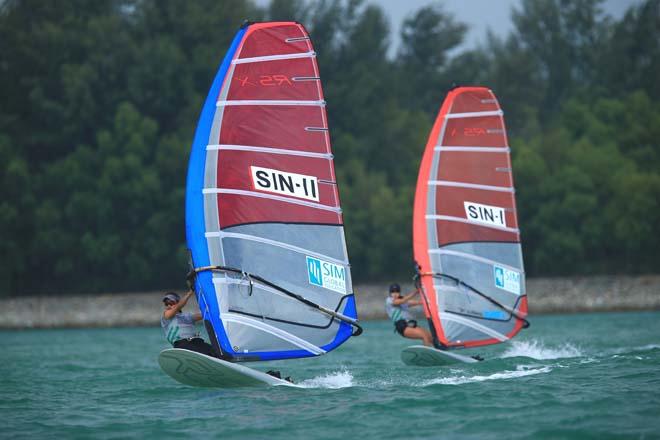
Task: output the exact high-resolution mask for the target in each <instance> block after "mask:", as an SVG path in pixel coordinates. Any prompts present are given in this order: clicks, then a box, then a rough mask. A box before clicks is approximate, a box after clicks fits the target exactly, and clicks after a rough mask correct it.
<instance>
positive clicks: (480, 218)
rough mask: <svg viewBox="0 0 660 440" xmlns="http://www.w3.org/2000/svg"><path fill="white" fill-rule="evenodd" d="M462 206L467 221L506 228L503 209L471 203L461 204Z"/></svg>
mask: <svg viewBox="0 0 660 440" xmlns="http://www.w3.org/2000/svg"><path fill="white" fill-rule="evenodd" d="M463 206H464V207H465V216H466V217H467V219H468V220H471V221H473V222H475V223H482V224H485V225H491V226H502V227H506V216H505V215H504V208H500V207H499V206H490V205H482V204H481V203H473V202H463Z"/></svg>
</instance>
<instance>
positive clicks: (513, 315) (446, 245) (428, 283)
mask: <svg viewBox="0 0 660 440" xmlns="http://www.w3.org/2000/svg"><path fill="white" fill-rule="evenodd" d="M509 151H510V150H509V145H508V141H507V136H506V130H505V127H504V119H503V115H502V110H501V109H500V106H499V103H498V101H497V98H496V97H495V95H494V94H493V92H492V91H491V90H489V89H487V88H484V87H458V88H455V89H453V90H451V91H450V92H449V94H448V95H447V97H446V99H445V101H444V103H443V105H442V108H441V109H440V114H439V115H438V117H437V119H436V121H435V124H434V126H433V129H432V131H431V134H430V136H429V140H428V143H427V145H426V150H425V152H424V156H423V158H422V163H421V165H420V170H419V176H418V181H417V189H416V193H415V206H414V214H413V242H414V255H415V261H416V262H417V264H418V270H419V275H420V280H421V288H422V292H423V298H424V300H425V304H424V307H425V313H426V316H427V318H428V319H429V323H430V325H431V327H432V330H433V333H434V337H435V339H436V341H437V343H439V345H441V346H444V347H447V348H458V347H475V346H481V345H488V344H494V343H498V342H503V341H506V340H508V339H510V338H511V337H513V336H514V335H515V334H516V333H518V331H520V329H521V328H522V327H523V326H527V325H528V323H527V321H526V320H525V319H524V318H525V316H526V315H527V295H526V291H525V272H524V268H523V260H522V251H521V246H520V231H519V230H518V220H517V216H516V201H515V192H514V187H513V176H512V173H511V159H510V156H509Z"/></svg>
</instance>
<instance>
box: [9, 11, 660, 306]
mask: <svg viewBox="0 0 660 440" xmlns="http://www.w3.org/2000/svg"><path fill="white" fill-rule="evenodd" d="M245 19H250V20H252V21H260V20H297V21H299V22H301V23H303V24H304V25H305V26H306V28H307V29H308V30H309V31H310V34H311V36H312V39H313V41H314V45H315V50H316V51H317V53H318V62H319V67H320V70H321V76H322V81H323V86H324V94H325V98H326V100H327V111H328V117H329V126H330V130H331V131H330V132H331V139H332V143H333V150H334V153H335V166H336V170H337V176H338V183H339V189H340V196H341V198H342V207H343V209H344V221H345V226H346V235H347V244H348V248H349V256H350V259H351V263H352V266H353V277H354V279H355V280H356V281H370V280H382V279H385V278H388V279H389V278H390V277H395V276H396V277H406V276H409V275H410V274H411V272H412V249H411V229H412V225H411V221H412V201H413V195H414V187H415V184H416V179H417V168H418V166H419V161H420V159H421V154H422V151H423V148H424V146H425V144H426V139H427V136H428V132H429V130H430V128H431V125H432V123H433V120H434V119H435V116H436V113H437V111H438V109H439V106H440V104H441V102H442V100H443V98H444V96H445V94H446V92H447V91H448V90H449V89H450V88H451V87H452V86H453V85H455V84H458V85H484V86H487V87H490V88H491V89H492V90H493V91H494V92H495V94H496V95H497V96H498V98H499V100H500V104H501V106H502V108H503V110H504V112H505V120H506V123H507V128H508V134H509V141H510V144H511V148H512V155H513V168H514V179H515V183H516V191H517V204H518V212H519V223H520V228H521V234H522V240H523V248H524V256H525V265H526V270H527V273H528V275H531V276H541V275H576V274H598V273H644V272H657V271H658V269H659V267H658V263H657V262H658V261H660V250H659V249H660V234H659V228H658V225H660V203H658V201H659V200H660V145H659V144H660V141H659V140H658V139H660V76H659V75H658V72H660V39H658V38H657V36H658V35H660V0H646V1H643V2H640V3H637V4H635V5H634V6H633V7H631V8H630V9H629V10H628V11H627V12H626V13H625V14H624V16H623V17H621V18H620V19H614V18H612V17H610V16H608V15H606V14H605V13H604V12H603V10H602V1H599V0H573V1H570V2H566V1H562V0H523V1H522V3H521V6H520V7H519V8H516V9H514V10H513V11H512V19H513V23H514V28H513V30H512V31H511V33H510V34H509V35H507V36H506V37H504V38H500V37H497V36H495V35H489V37H488V38H487V41H485V42H484V43H483V44H481V45H480V46H479V47H477V48H468V49H466V48H464V47H463V45H462V43H463V42H464V38H465V35H466V32H467V30H468V28H467V26H466V25H465V24H464V23H461V22H459V21H458V20H456V19H455V18H454V17H453V16H452V15H451V14H449V13H448V12H447V11H446V10H445V9H443V8H442V6H441V5H440V4H437V5H431V6H427V7H423V8H421V9H419V10H418V11H416V12H414V13H413V14H411V15H410V16H408V17H407V18H406V19H405V21H404V23H403V25H402V28H401V43H400V45H399V47H398V49H397V51H396V52H395V53H394V56H392V55H391V54H388V49H389V47H390V44H391V42H392V38H393V36H392V35H391V32H390V26H389V23H388V20H387V17H386V15H385V13H384V11H383V10H382V9H381V8H379V7H378V6H376V5H373V4H370V3H368V2H365V1H361V0H343V1H331V0H319V1H313V2H306V1H303V0H272V1H271V3H270V4H269V5H268V6H267V7H259V6H258V5H256V4H255V3H253V2H251V1H242V0H223V1H218V0H198V1H194V2H180V1H176V0H97V1H94V2H89V1H84V0H70V1H67V2H39V1H36V0H5V1H4V2H1V3H0V96H2V100H1V101H0V106H1V107H0V192H1V193H2V197H1V198H0V231H1V232H0V234H1V237H2V240H1V241H0V254H1V255H2V263H3V264H2V265H0V294H5V295H6V294H13V295H20V294H30V293H51V292H53V293H57V292H98V291H118V290H124V291H130V290H141V289H155V288H166V287H171V286H178V285H181V284H182V280H183V277H184V274H185V271H186V268H187V253H186V246H185V237H184V235H185V234H184V220H183V215H184V212H183V207H184V191H185V177H186V176H185V174H186V167H187V157H188V153H189V149H190V144H191V141H192V136H193V132H194V129H195V125H196V123H197V119H198V115H199V111H200V109H201V105H202V103H203V100H204V98H205V96H206V93H207V91H208V88H209V86H210V84H211V81H212V79H213V76H214V74H215V71H216V69H217V67H218V64H219V63H220V61H221V59H222V57H223V56H224V53H225V51H226V49H227V48H228V46H229V43H230V41H231V39H232V38H233V36H234V34H235V32H236V30H237V29H238V28H239V27H240V25H241V24H242V22H243V21H244V20H245Z"/></svg>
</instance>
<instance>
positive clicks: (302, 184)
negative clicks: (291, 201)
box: [250, 166, 319, 202]
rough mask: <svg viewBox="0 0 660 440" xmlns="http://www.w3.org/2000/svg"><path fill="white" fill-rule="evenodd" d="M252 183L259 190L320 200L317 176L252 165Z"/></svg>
mask: <svg viewBox="0 0 660 440" xmlns="http://www.w3.org/2000/svg"><path fill="white" fill-rule="evenodd" d="M250 169H251V172H252V184H253V185H254V188H255V189H257V190H259V191H265V192H270V193H277V194H283V195H285V196H293V197H299V198H301V199H307V200H314V201H315V202H318V201H319V184H318V179H317V178H316V176H306V175H304V174H296V173H287V172H285V171H279V170H273V169H270V168H261V167H255V166H250Z"/></svg>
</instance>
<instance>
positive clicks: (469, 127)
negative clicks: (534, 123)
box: [442, 116, 507, 147]
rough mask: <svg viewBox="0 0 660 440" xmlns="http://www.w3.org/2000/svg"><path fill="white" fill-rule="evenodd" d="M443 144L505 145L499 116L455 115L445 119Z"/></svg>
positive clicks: (470, 145) (505, 141)
mask: <svg viewBox="0 0 660 440" xmlns="http://www.w3.org/2000/svg"><path fill="white" fill-rule="evenodd" d="M442 145H445V146H469V147H506V146H507V140H506V134H505V133H504V127H503V126H502V117H501V116H478V117H474V116H473V117H457V118H452V119H447V126H446V129H445V136H444V138H443V139H442Z"/></svg>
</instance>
